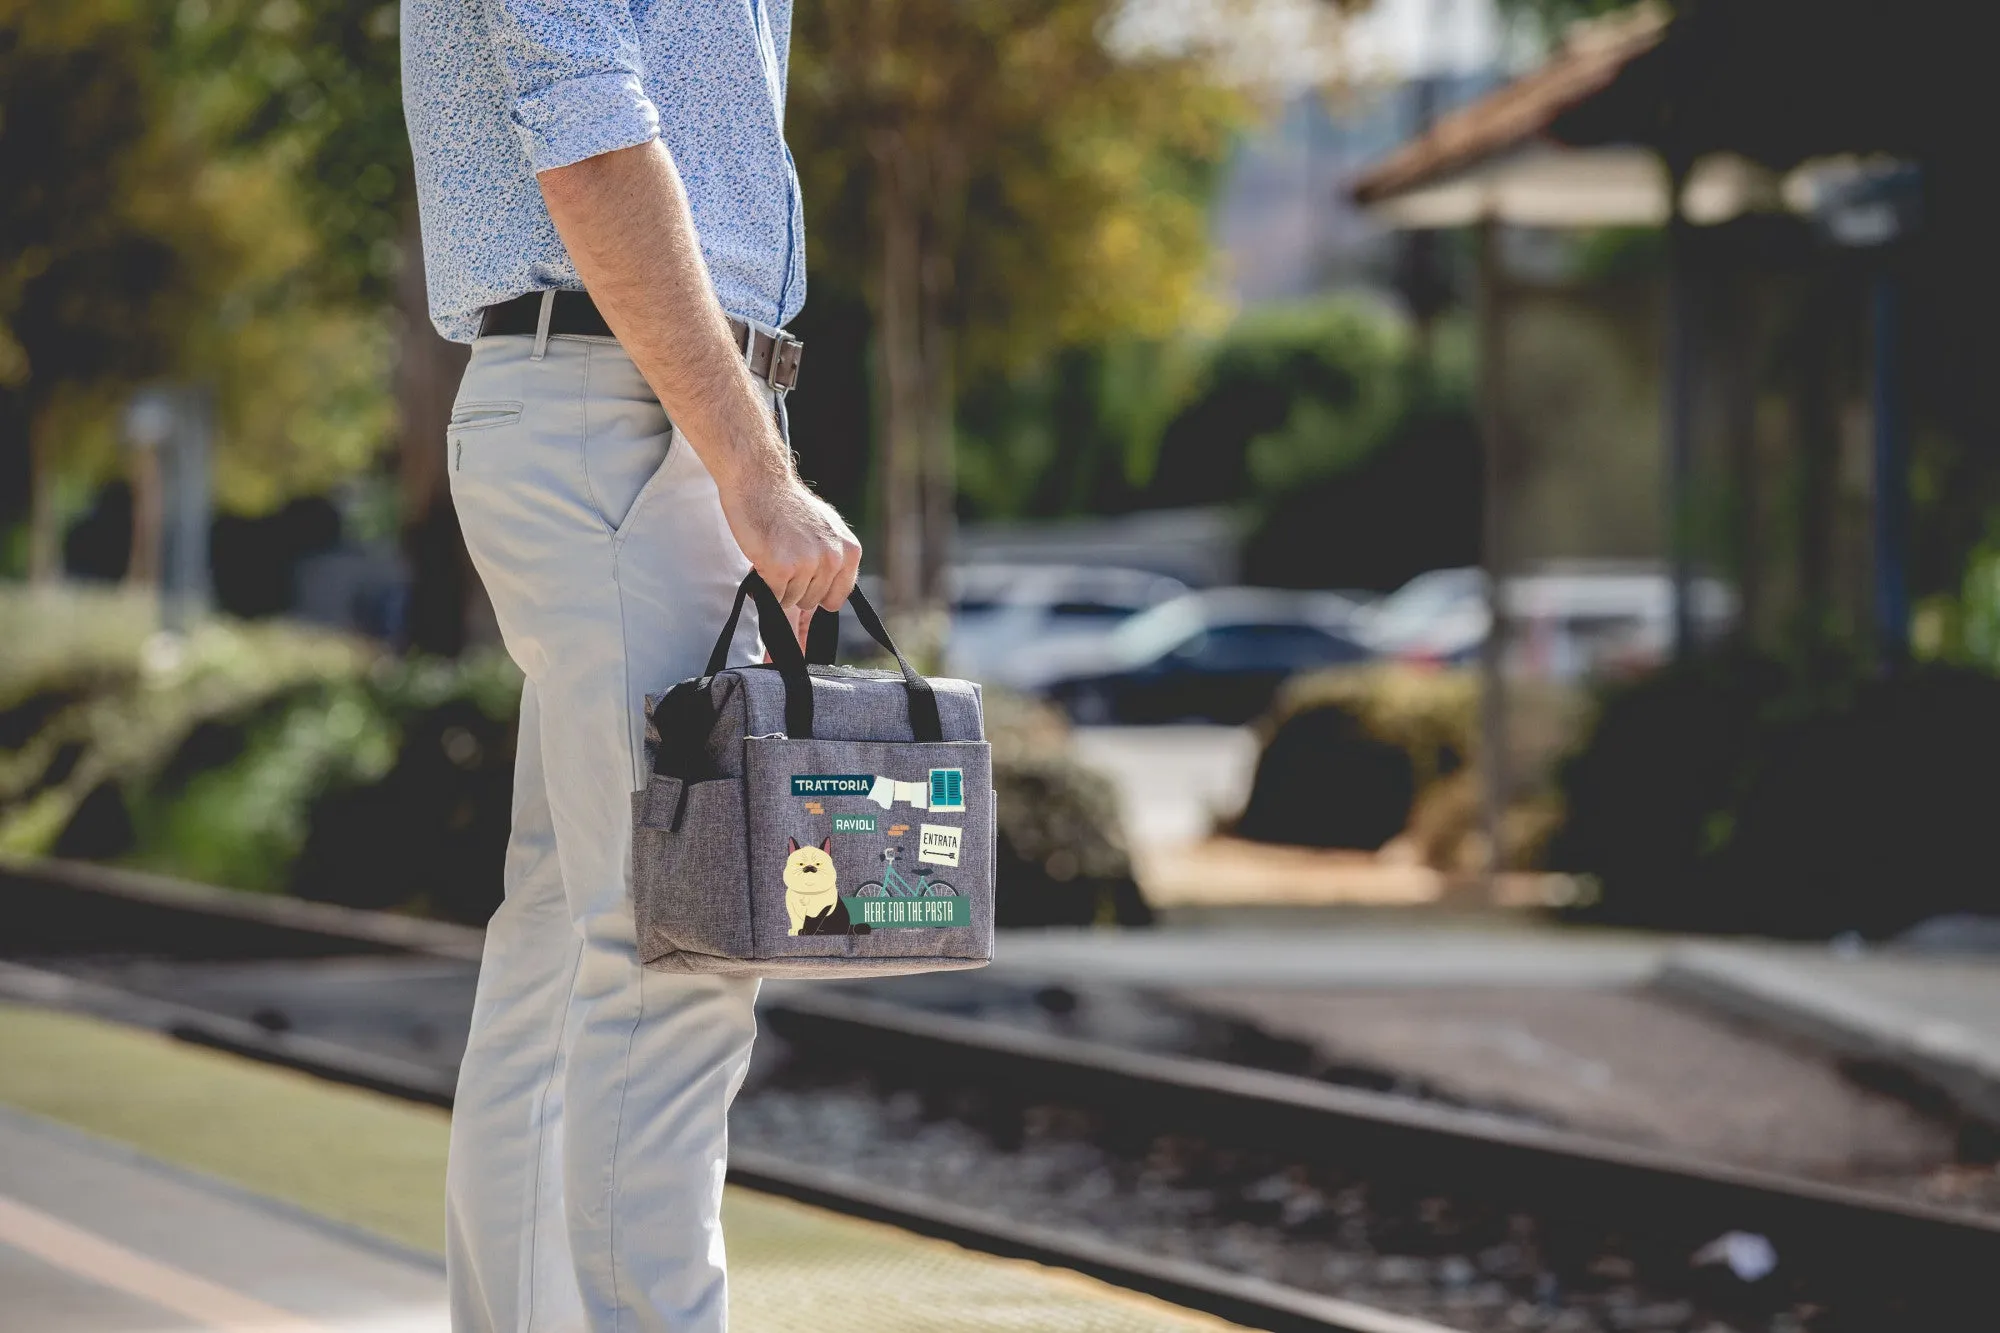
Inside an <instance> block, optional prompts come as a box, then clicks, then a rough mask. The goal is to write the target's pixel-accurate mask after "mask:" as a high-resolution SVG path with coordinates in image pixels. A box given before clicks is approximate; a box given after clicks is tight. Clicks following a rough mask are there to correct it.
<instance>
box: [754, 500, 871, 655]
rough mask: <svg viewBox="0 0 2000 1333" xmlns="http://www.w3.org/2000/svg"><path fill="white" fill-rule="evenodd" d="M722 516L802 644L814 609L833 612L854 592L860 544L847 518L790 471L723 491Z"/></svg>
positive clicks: (859, 561) (859, 559)
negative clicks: (769, 588)
mask: <svg viewBox="0 0 2000 1333" xmlns="http://www.w3.org/2000/svg"><path fill="white" fill-rule="evenodd" d="M722 513H723V516H724V517H725V518H727V519H728V520H729V530H730V532H732V533H734V534H735V535H736V544H737V545H738V546H741V547H742V548H743V554H744V555H746V556H748V557H749V558H750V564H751V565H752V566H753V567H754V568H755V569H756V571H757V572H758V573H759V574H761V575H763V576H764V582H766V583H768V584H769V585H770V586H771V591H772V592H773V593H775V594H777V598H778V601H779V603H780V604H781V605H782V606H784V607H785V609H786V613H787V614H788V615H790V616H791V620H792V631H793V633H795V634H797V635H798V639H799V643H800V645H801V646H803V645H804V644H805V641H806V631H807V630H808V629H809V628H810V627H811V625H812V617H813V610H814V609H815V608H816V607H825V608H826V609H827V610H829V611H837V610H839V609H840V604H841V603H842V602H845V601H846V600H847V595H848V594H849V593H851V592H853V591H854V579H855V575H856V574H857V573H858V572H859V571H860V568H861V543H860V542H858V541H856V540H855V537H854V532H853V530H852V529H851V528H849V527H848V526H847V520H845V519H843V518H842V517H841V516H840V511H839V510H837V509H835V508H834V507H833V506H832V505H830V504H828V503H827V502H826V501H824V500H822V499H820V498H819V497H818V496H817V495H814V494H813V493H812V492H811V491H809V490H807V489H806V486H805V483H804V482H802V481H800V480H799V479H798V478H797V477H796V476H792V475H790V474H789V473H787V474H786V475H784V476H781V477H773V478H770V479H768V480H767V481H766V482H765V483H763V484H761V485H750V486H740V487H732V488H725V489H724V490H723V491H722Z"/></svg>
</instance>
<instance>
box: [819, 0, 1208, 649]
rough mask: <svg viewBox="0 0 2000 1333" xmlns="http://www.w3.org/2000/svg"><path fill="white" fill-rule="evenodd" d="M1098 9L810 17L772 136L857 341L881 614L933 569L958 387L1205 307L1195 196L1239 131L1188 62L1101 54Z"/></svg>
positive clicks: (828, 3) (824, 7)
mask: <svg viewBox="0 0 2000 1333" xmlns="http://www.w3.org/2000/svg"><path fill="white" fill-rule="evenodd" d="M1119 8H1120V7H1119V6H1118V5H1117V4H1116V3H1114V2H1113V0H855V2H852V3H850V2H848V0H815V2H814V3H810V4H807V5H805V6H803V7H802V8H801V10H800V13H799V15H798V20H797V38H796V41H795V45H794V56H793V69H792V92H791V110H790V114H789V116H788V122H789V124H790V126H791V135H792V140H793V145H794V148H795V150H796V152H797V156H798V159H799V166H800V173H801V176H802V177H803V187H804V190H805V198H806V202H807V207H808V209H809V210H810V212H809V218H810V225H809V226H808V229H807V234H808V238H809V243H810V244H811V245H812V247H813V255H814V264H813V270H812V272H813V280H814V282H815V284H818V285H821V286H826V285H835V284H852V285H853V286H857V287H858V288H859V290H860V292H861V294H862V296H863V297H864V298H865V300H866V302H867V305H868V308H869V312H870V315H871V319H872V323H873V332H874V344H875V367H874V369H875V373H876V380H877V385H878V389H877V393H876V412H875V420H876V422H877V432H878V438H879V440H880V446H879V449H878V465H879V468H880V473H879V475H880V483H881V486H880V495H881V500H880V506H879V509H878V510H877V513H876V519H877V522H876V527H877V530H878V540H879V544H880V549H881V551H882V554H883V557H884V560H883V570H884V573H885V575H886V577H887V581H888V585H889V598H890V602H891V604H892V605H893V606H894V607H896V608H897V609H898V610H900V611H910V610H914V609H916V608H918V607H920V606H923V605H927V604H930V603H932V602H933V601H934V600H935V596H936V593H937V588H938V582H937V581H938V577H939V575H940V573H941V571H942V565H943V563H944V561H945V559H946V556H947V546H946V543H947V542H948V540H949V524H950V518H951V509H952V503H953V495H954V490H955V480H954V476H953V419H954V412H955V404H956V401H957V395H956V393H955V386H956V385H957V384H959V383H961V382H963V381H964V379H965V378H966V377H967V376H968V375H970V374H977V373H979V372H980V371H983V370H987V369H991V368H995V367H1005V366H1016V367H1018V366H1022V365H1025V364H1026V363H1028V362H1029V361H1031V360H1033V359H1034V358H1036V357H1037V356H1041V355H1045V354H1047V353H1049V352H1051V351H1052V350H1053V349H1055V348H1057V347H1059V346H1061V345H1063V344H1065V343H1074V342H1079V341H1082V340H1085V339H1089V338H1092V337H1097V336H1101V335H1105V334H1108V333H1111V332H1114V331H1116V332H1121V333H1128V334H1140V335H1144V334H1153V335H1156V336H1158V335H1164V334H1166V333H1168V332H1170V331H1172V330H1174V329H1176V328H1178V327H1180V326H1181V325H1182V323H1183V322H1184V321H1185V320H1186V319H1187V318H1188V316H1189V314H1190V313H1191V311H1193V310H1194V309H1195V308H1196V307H1197V306H1199V305H1200V303H1201V300H1202V294H1203V292H1202V281H1203V279H1204V277H1205V276H1206V274H1207V267H1208V240H1207V219H1206V214H1205V206H1204V205H1205V198H1204V196H1205V190H1204V188H1203V187H1204V186H1205V184H1206V182H1207V180H1208V179H1209V177H1210V175H1211V173H1212V172H1213V170H1214V168H1215V167H1216V165H1217V164H1218V163H1219V162H1220V160H1221V158H1222V156H1223V153H1224V152H1225V150H1226V148H1227V146H1228V140H1229V131H1230V128H1231V127H1232V125H1233V124H1234V123H1235V120H1236V117H1237V115H1238V112H1239V109H1240V101H1239V99H1238V97H1237V95H1236V94H1235V93H1233V92H1231V91H1230V90H1228V89H1226V88H1224V87H1223V86H1221V85H1220V83H1219V82H1217V81H1216V80H1215V79H1214V78H1213V76H1212V75H1211V73H1210V72H1209V70H1208V69H1207V68H1206V66H1205V64H1204V62H1203V60H1202V59H1201V57H1200V54H1199V53H1189V54H1161V53H1124V54H1121V53H1118V52H1114V51H1113V50H1112V49H1111V48H1110V46H1109V45H1108V44H1107V41H1106V33H1107V31H1108V30H1109V28H1110V26H1111V24H1112V22H1113V20H1114V18H1115V17H1116V14H1117V12H1118V10H1119Z"/></svg>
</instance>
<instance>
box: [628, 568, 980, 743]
mask: <svg viewBox="0 0 2000 1333" xmlns="http://www.w3.org/2000/svg"><path fill="white" fill-rule="evenodd" d="M746 597H749V598H752V599H754V600H755V601H756V603H757V624H758V628H759V629H761V630H763V631H764V634H763V638H764V650H765V651H766V652H768V653H769V654H770V655H771V661H772V663H773V664H774V665H776V667H777V668H778V674H779V675H780V676H782V677H783V678H784V681H785V734H786V735H787V736H790V737H791V738H792V739H794V740H809V739H811V737H812V734H813V731H812V716H813V701H812V677H811V675H810V674H809V673H808V672H807V670H806V666H807V662H808V660H810V661H812V662H814V663H817V664H819V665H826V664H828V663H830V662H831V660H832V658H833V654H834V651H835V648H836V646H837V644H838V636H839V627H838V618H837V617H836V616H835V615H834V614H833V613H832V612H827V611H821V612H818V613H816V614H815V616H814V617H813V625H812V630H811V632H810V633H808V635H807V646H808V649H809V650H810V651H809V652H808V653H806V654H802V653H801V652H800V651H799V642H798V638H797V636H796V635H794V634H793V633H792V627H791V621H790V620H789V619H788V618H787V617H786V615H785V611H784V608H783V607H781V606H779V605H778V599H777V597H776V596H774V595H773V594H772V592H771V589H770V588H769V587H768V586H766V584H765V583H764V580H763V579H762V578H760V577H759V576H758V574H757V571H756V570H754V569H753V570H751V571H750V573H748V574H746V575H745V576H744V578H743V584H742V586H741V587H739V588H737V590H736V601H735V604H734V605H732V606H731V607H730V608H729V619H728V620H726V621H724V622H723V626H722V634H721V635H720V637H718V638H717V639H716V641H715V648H714V651H712V652H710V653H709V655H708V670H707V672H706V673H704V674H706V675H709V676H713V675H715V674H716V673H717V672H718V671H721V670H722V669H723V667H724V666H725V665H727V663H728V661H729V645H730V644H731V643H733V642H734V641H735V639H736V625H737V622H738V621H739V620H740V619H741V618H742V615H743V599H744V598H746ZM848 602H849V604H850V605H852V606H853V607H854V618H855V619H856V620H858V621H860V622H861V628H862V629H864V630H866V631H867V632H868V637H869V638H871V639H873V640H875V642H877V643H879V644H881V645H882V647H883V648H885V649H886V650H888V652H889V653H890V654H891V655H893V656H894V657H895V659H896V665H897V666H898V667H899V668H900V669H901V670H902V673H903V685H904V687H905V689H906V690H907V692H908V694H909V700H910V734H911V735H912V736H914V737H915V738H916V739H917V740H920V741H940V740H943V739H944V726H943V724H942V723H941V722H940V721H939V719H938V705H937V691H935V690H933V689H932V688H931V683H930V682H929V681H927V680H925V679H924V678H923V677H922V676H921V675H919V674H918V673H917V669H916V668H915V667H913V666H911V665H910V662H909V659H908V658H906V657H904V656H903V654H902V650H901V649H899V648H897V647H896V643H895V640H893V639H891V638H890V637H889V631H888V630H887V629H885V628H883V625H882V618H881V617H880V616H878V615H876V614H875V608H874V607H872V606H870V605H869V604H868V599H867V598H866V597H865V596H863V595H862V593H861V590H860V589H859V588H856V589H855V590H854V591H853V592H852V593H850V594H849V596H848ZM829 621H831V622H833V624H832V626H831V627H830V628H829V629H827V630H825V631H822V630H821V628H820V627H821V625H822V624H825V623H826V622H829ZM821 654H824V657H822V656H821ZM662 734H663V735H664V733H662Z"/></svg>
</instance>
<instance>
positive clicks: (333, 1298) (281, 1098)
mask: <svg viewBox="0 0 2000 1333" xmlns="http://www.w3.org/2000/svg"><path fill="white" fill-rule="evenodd" d="M447 1132H448V1119H447V1116H446V1114H445V1113H444V1112H442V1111H437V1110H432V1109H428V1108H425V1107H421V1106H413V1105H410V1104H408V1103H404V1102H399V1101H395V1100H392V1099H390V1098H386V1097H382V1096H378V1095H376V1094H373V1093H369V1092H366V1091H361V1090H358V1089H354V1088H348V1087H342V1086H337V1085H334V1084H330V1083H326V1082H322V1081H320V1080H318V1079H314V1078H311V1077H308V1076H305V1075H300V1074H295V1073H291V1072H289V1071H285V1070H281V1069H275V1068H271V1067H269V1066H265V1065H260V1064H256V1063H253V1062H249V1061H245V1060H241V1059H238V1058H236V1057H233V1056H228V1055H224V1054H220V1053H217V1052H213V1051H207V1050H203V1049H199V1048H196V1047H192V1046H188V1045H184V1044H182V1043H178V1042H175V1041H172V1040H170V1039H167V1038H163V1037H159V1036H156V1035H153V1034H151V1033H147V1032H142V1031H138V1030H135V1029H129V1028H124V1027H120V1026H116V1025H112V1024H108V1023H105V1022H102V1021H99V1020H96V1019H91V1018H85V1017H80V1016H77V1015H73V1014H63V1013H56V1012H51V1011H47V1010H42V1009H36V1008H30V1007H25V1006H10V1005H0V1330H4V1333H184V1331H186V1333H211V1331H213V1330H225V1331H226V1333H445V1330H446V1329H448V1326H449V1321H448V1318H447V1314H446V1309H445V1304H444V1289H443V1288H444V1278H443V1261H442V1259H441V1258H440V1257H439V1256H440V1253H441V1251H442V1248H443V1241H444V1161H445V1146H446V1136H447ZM724 1210H725V1214H724V1215H725V1223H726V1227H727V1231H728V1238H729V1247H730V1267H731V1317H732V1327H734V1328H736V1329H739V1330H745V1331H746V1333H767V1331H768V1333H791V1331H792V1330H798V1331H799V1333H804V1331H805V1330H808V1329H810V1330H812V1331H813V1333H847V1330H853V1333H862V1330H867V1333H904V1331H905V1330H907V1331H908V1333H917V1330H927V1331H932V1330H952V1331H956V1330H964V1331H965V1333H989V1331H990V1333H1029V1331H1030V1330H1032V1331H1034V1333H1062V1331H1064V1330H1078V1331H1080V1333H1081V1331H1088V1333H1128V1331H1130V1333H1141V1331H1142V1330H1145V1331H1150V1330H1160V1331H1161V1333H1182V1331H1185V1333H1200V1331H1202V1330H1208V1331H1210V1333H1214V1331H1216V1330H1226V1329H1230V1328H1234V1327H1235V1325H1231V1324H1228V1323H1225V1322H1223V1321H1221V1320H1217V1319H1213V1318H1210V1317H1208V1316H1206V1315H1201V1314H1196V1313H1193V1312H1189V1311H1186V1310H1182V1309H1179V1308H1177V1307H1174V1306H1171V1305H1167V1304H1164V1303H1162V1302H1158V1301H1155V1300H1152V1299H1150V1298H1148V1297H1145V1296H1140V1295H1136V1294H1133V1293H1130V1292H1126V1291H1122V1290H1120V1289H1118V1288H1115V1287H1110V1286H1107V1285H1105V1284H1102V1283H1099V1282H1096V1281H1094V1280H1092V1279H1089V1278H1085V1277H1082V1276H1079V1275H1077V1274H1073V1273H1067V1272H1062V1271H1059V1270H1055V1269H1049V1268H1045V1267H1041V1266H1038V1265H1034V1264H1029V1263H1023V1262H1019V1261H1015V1260H1006V1259H997V1258H993V1257H991V1256H987V1255H981V1254H976V1253H973V1252H971V1251H967V1250H964V1249H960V1248H959V1247H956V1246H953V1245H949V1244H946V1243H943V1242H940V1241H934V1240H930V1239H927V1238H923V1237H918V1236H912V1235H909V1234H907V1233H904V1232H900V1231H897V1230H894V1229H893V1228H888V1227H884V1226H880V1225H877V1224H874V1223H870V1222H862V1221H857V1220H855V1219H852V1218H847V1217H842V1216H840V1215H838V1214H835V1213H831V1212H827V1211H824V1210H821V1209H816V1208H811V1207H807V1206H804V1205H801V1204H797V1203H794V1202H791V1201H789V1200H782V1199H776V1198H772V1197H769V1196H766V1195H760V1194H755V1193H752V1192H749V1191H745V1190H740V1189H736V1188H733V1187H732V1188H731V1189H730V1191H729V1193H728V1196H727V1198H726V1201H725V1204H724Z"/></svg>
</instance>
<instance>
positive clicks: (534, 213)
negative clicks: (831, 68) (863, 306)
mask: <svg viewBox="0 0 2000 1333" xmlns="http://www.w3.org/2000/svg"><path fill="white" fill-rule="evenodd" d="M504 2H505V0H484V2H483V3H482V0H403V8H402V40H403V91H404V115H405V118H406V119H407V120H408V123H409V129H410V143H411V148H412V150H413V154H414V157H415V162H416V176H417V194H418V200H419V204H420V206H421V210H422V218H423V236H424V259H425V266H426V277H427V281H428V284H429V289H430V302H431V315H432V318H433V320H434V321H435V322H436V324H437V326H438V331H439V332H440V333H442V334H444V336H446V337H448V338H453V339H456V340H458V341H462V342H463V341H470V339H471V338H472V337H473V336H474V334H475V333H476V332H477V321H478V311H479V310H480V309H481V308H483V307H485V306H488V305H492V304H496V303H498V302H500V301H503V300H506V299H508V298H510V297H513V296H518V295H520V294H522V293H523V292H528V291H535V290H540V289H543V288H549V287H555V288H578V287H581V286H582V284H581V283H580V282H579V281H578V280H577V277H576V272H575V269H574V267H573V266H572V265H571V264H570V261H569V256H568V254H567V252H566V251H565V250H564V249H563V245H562V242H561V240H560V238H559V237H558V236H557V235H556V230H555V226H554V224H553V223H552V222H551V221H550V219H549V214H548V209H547V208H546V206H545V205H544V204H543V202H542V196H541V190H540V188H539V187H538V186H537V185H536V183H535V177H534V172H533V169H532V168H531V166H530V163H529V160H528V157H527V154H526V152H525V151H524V150H523V148H522V145H521V141H520V140H519V138H517V136H516V133H515V130H514V128H513V126H512V125H511V124H510V123H509V119H508V115H509V107H510V102H511V95H510V90H509V87H508V83H507V80H506V78H505V76H504V75H503V72H502V66H501V63H500V56H499V54H498V53H497V51H496V49H495V36H494V31H493V28H492V25H491V23H490V22H489V19H488V13H487V7H488V6H490V5H495V4H500V3H504ZM536 9H537V11H538V12H537V14H536V17H537V18H544V19H546V20H547V21H548V22H550V23H552V24H560V23H561V21H562V14H563V10H562V6H561V5H560V4H541V5H537V6H536ZM791 9H792V0H634V3H633V4H632V5H631V7H630V13H631V17H632V24H633V32H634V35H635V36H636V40H637V46H638V51H637V56H638V62H639V64H640V66H641V69H642V73H641V81H642V83H643V86H644V90H645V93H646V95H647V96H648V97H650V98H651V100H652V102H653V104H654V105H655V106H656V107H657V108H658V110H659V117H660V137H661V139H662V140H664V141H665V143H666V145H667V148H668V150H669V151H670V152H671V153H672V154H673V158H674V162H675V165H676V166H677V167H678V168H679V170H680V174H681V179H682V181H683V182H684V183H685V184H686V186H687V192H688V201H689V204H690V206H691V208H692V209H693V213H694V222H695V229H696V232H697V233H698V235H699V236H700V239H701V248H702V254H703V257H704V258H705V259H706V260H707V262H708V269H709V273H710V276H711V277H712V278H713V280H714V282H715V287H716V293H717V295H718V296H719V297H720V298H721V300H722V304H723V307H724V308H725V309H727V310H728V311H729V312H730V313H731V314H734V315H738V316H741V317H743V318H745V319H749V320H753V321H756V322H759V323H764V324H783V323H785V322H786V321H788V320H789V319H791V317H792V316H793V315H795V314H796V313H797V312H798V309H799V307H800V306H801V305H802V304H804V301H805V236H804V228H803V225H802V221H801V215H800V207H799V193H798V180H797V176H796V174H795V173H794V171H793V169H792V161H791V155H790V153H789V152H788V151H787V150H786V148H785V142H784V134H783V118H784V87H785V76H786V67H787V61H788V57H789V53H790V30H791ZM543 36H544V39H545V40H550V38H549V36H548V34H546V33H545V34H543ZM552 40H554V41H556V42H557V43H560V40H561V33H560V31H557V32H556V33H555V34H554V37H553V39H552Z"/></svg>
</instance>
